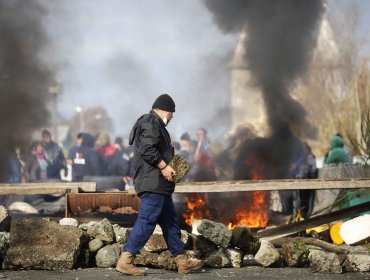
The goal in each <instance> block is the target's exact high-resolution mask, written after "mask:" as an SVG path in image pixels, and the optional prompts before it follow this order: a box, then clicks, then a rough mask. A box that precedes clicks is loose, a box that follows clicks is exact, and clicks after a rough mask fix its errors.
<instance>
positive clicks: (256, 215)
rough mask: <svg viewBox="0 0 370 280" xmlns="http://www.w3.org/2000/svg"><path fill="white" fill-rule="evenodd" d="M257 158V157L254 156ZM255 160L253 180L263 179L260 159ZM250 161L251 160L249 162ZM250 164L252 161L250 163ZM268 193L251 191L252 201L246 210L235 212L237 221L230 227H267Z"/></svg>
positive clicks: (229, 227) (231, 228)
mask: <svg viewBox="0 0 370 280" xmlns="http://www.w3.org/2000/svg"><path fill="white" fill-rule="evenodd" d="M252 159H255V158H252ZM253 161H254V168H253V170H252V172H251V178H250V179H251V180H263V177H262V175H261V170H262V166H261V165H260V164H259V163H258V161H255V160H253ZM248 163H249V162H248ZM249 164H250V163H249ZM267 194H268V193H267V192H265V191H254V192H251V195H252V199H251V201H252V203H251V204H250V205H249V206H248V209H246V210H240V211H237V212H236V214H235V223H232V222H230V223H229V224H228V226H227V227H228V229H229V230H233V229H234V228H236V227H238V226H246V227H249V228H265V227H266V226H267V223H268V216H267V210H268V201H267V199H268V195H267Z"/></svg>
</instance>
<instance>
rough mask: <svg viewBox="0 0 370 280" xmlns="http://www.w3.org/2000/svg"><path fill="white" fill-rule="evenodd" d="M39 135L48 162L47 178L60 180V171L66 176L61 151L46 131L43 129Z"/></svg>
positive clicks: (64, 162) (64, 161) (65, 166)
mask: <svg viewBox="0 0 370 280" xmlns="http://www.w3.org/2000/svg"><path fill="white" fill-rule="evenodd" d="M41 135H42V145H43V148H44V152H45V155H46V158H47V159H48V161H49V168H50V172H49V174H50V177H49V178H52V179H60V171H61V170H62V169H63V170H64V174H65V176H67V174H68V169H67V164H66V159H65V157H64V154H63V149H62V148H61V147H60V146H59V145H58V144H57V143H56V142H54V141H52V139H51V133H50V132H49V131H48V130H47V129H44V130H43V131H42V134H41Z"/></svg>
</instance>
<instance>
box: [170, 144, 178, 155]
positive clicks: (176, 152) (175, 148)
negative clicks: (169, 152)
mask: <svg viewBox="0 0 370 280" xmlns="http://www.w3.org/2000/svg"><path fill="white" fill-rule="evenodd" d="M171 145H172V147H173V148H174V150H175V155H178V154H179V152H180V143H179V142H177V141H174V142H172V143H171Z"/></svg>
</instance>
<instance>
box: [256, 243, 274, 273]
mask: <svg viewBox="0 0 370 280" xmlns="http://www.w3.org/2000/svg"><path fill="white" fill-rule="evenodd" d="M254 259H255V261H256V262H257V263H259V264H260V265H262V266H264V267H268V266H272V265H273V264H275V263H276V262H277V261H278V260H279V259H280V254H279V252H278V251H277V250H276V248H275V247H274V245H272V244H271V242H269V241H266V240H262V241H261V246H260V248H259V250H258V252H257V254H256V255H255V256H254Z"/></svg>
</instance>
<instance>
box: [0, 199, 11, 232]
mask: <svg viewBox="0 0 370 280" xmlns="http://www.w3.org/2000/svg"><path fill="white" fill-rule="evenodd" d="M11 221H12V217H11V215H10V213H9V211H8V210H7V209H6V208H5V207H4V206H2V205H0V232H2V231H7V232H9V231H10V224H11Z"/></svg>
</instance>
